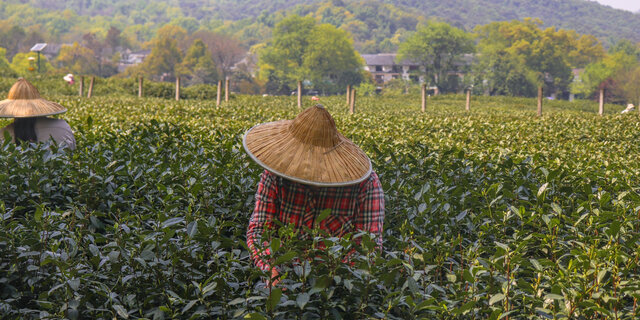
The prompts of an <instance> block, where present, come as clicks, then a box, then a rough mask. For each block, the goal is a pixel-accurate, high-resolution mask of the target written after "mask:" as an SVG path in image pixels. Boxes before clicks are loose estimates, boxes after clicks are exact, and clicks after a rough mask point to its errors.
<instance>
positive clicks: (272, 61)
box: [258, 15, 364, 93]
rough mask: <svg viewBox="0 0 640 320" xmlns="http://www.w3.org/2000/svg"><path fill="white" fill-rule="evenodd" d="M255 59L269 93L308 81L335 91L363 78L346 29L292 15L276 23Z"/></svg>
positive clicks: (329, 90)
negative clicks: (271, 35)
mask: <svg viewBox="0 0 640 320" xmlns="http://www.w3.org/2000/svg"><path fill="white" fill-rule="evenodd" d="M259 59H260V61H259V63H258V66H259V68H260V77H261V78H262V79H264V80H267V81H269V82H271V83H272V84H271V85H272V86H274V87H273V88H274V89H275V90H270V91H272V92H274V91H276V92H277V91H282V89H280V88H295V87H296V85H297V83H298V82H302V81H304V80H310V81H311V82H312V83H313V86H314V87H315V88H317V89H320V90H322V91H323V92H326V93H335V92H339V91H341V90H342V88H343V87H344V86H345V85H346V84H358V83H360V82H361V81H362V80H363V78H364V75H363V74H362V69H361V68H362V63H363V62H362V59H361V58H360V57H359V56H358V54H357V53H356V52H355V50H354V48H353V42H352V41H351V40H350V39H349V38H348V35H347V34H346V32H344V31H342V30H339V29H337V28H335V27H334V26H331V25H329V24H321V25H316V24H315V22H314V21H313V19H311V18H303V17H299V16H295V15H294V16H291V17H288V18H286V19H284V20H282V21H281V22H280V23H278V24H277V25H276V28H275V30H274V33H273V40H272V42H271V43H269V44H267V46H265V47H264V48H262V49H260V51H259ZM269 87H270V85H269V84H267V88H269Z"/></svg>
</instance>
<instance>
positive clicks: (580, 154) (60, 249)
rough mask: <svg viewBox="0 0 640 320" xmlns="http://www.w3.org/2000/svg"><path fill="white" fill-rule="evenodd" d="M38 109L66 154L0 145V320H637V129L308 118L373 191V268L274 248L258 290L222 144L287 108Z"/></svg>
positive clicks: (365, 247)
mask: <svg viewBox="0 0 640 320" xmlns="http://www.w3.org/2000/svg"><path fill="white" fill-rule="evenodd" d="M3 92H4V93H3V94H5V93H6V91H3ZM49 97H50V98H51V99H52V100H55V101H58V102H60V103H61V104H63V105H65V106H67V108H68V109H69V112H68V113H66V114H63V115H61V118H64V119H66V120H68V121H69V123H70V124H71V127H72V128H74V130H75V133H76V139H77V145H78V147H77V149H76V150H75V151H67V150H58V148H57V146H55V145H33V146H26V145H23V146H18V147H16V146H15V145H14V144H12V143H6V142H5V143H4V144H2V145H0V168H2V169H0V318H2V319H29V318H51V319H60V318H69V319H114V318H118V319H121V318H128V319H140V318H146V319H172V318H177V319H212V318H213V319H234V318H249V319H333V318H335V319H340V318H344V319H365V318H367V319H377V318H384V319H500V318H503V319H544V318H548V319H563V318H564V319H637V318H638V316H639V314H640V311H639V310H638V306H637V302H638V299H639V298H640V270H639V268H638V259H639V258H640V238H639V235H640V233H639V229H640V193H639V192H640V178H639V177H640V159H639V156H640V144H639V141H640V121H639V120H640V119H639V116H638V115H637V113H633V114H619V111H620V110H621V109H622V108H621V107H617V106H612V105H607V110H608V111H609V113H608V114H606V115H605V116H603V117H599V116H598V115H597V114H595V110H596V108H597V106H596V105H595V104H594V103H593V102H588V101H582V102H574V103H569V102H566V101H553V102H548V104H547V105H545V110H544V112H545V113H544V116H543V117H542V118H537V117H536V116H535V101H534V100H530V99H516V98H499V97H486V98H484V97H483V98H477V99H475V100H474V101H473V105H472V110H471V112H468V113H467V112H465V111H464V97H462V96H441V97H436V98H434V99H432V100H430V101H429V103H428V106H427V109H428V112H427V113H424V114H422V113H420V112H419V108H420V105H419V101H418V98H417V97H405V96H402V97H376V98H367V97H359V99H358V105H357V114H355V115H349V114H348V113H347V108H346V107H345V105H344V97H330V98H322V99H321V101H320V102H321V103H323V104H324V105H325V106H326V107H327V108H328V109H329V111H330V112H331V113H332V114H333V115H334V117H335V119H336V123H337V125H338V128H339V129H340V130H341V131H342V132H343V134H344V135H345V136H347V137H349V138H351V139H352V140H353V141H354V142H356V143H357V144H359V145H360V146H361V147H362V148H363V149H364V150H365V151H366V152H367V153H368V155H369V156H370V157H371V159H372V161H373V165H374V169H375V170H376V171H377V172H378V174H379V176H380V179H381V181H382V183H383V188H384V191H385V195H386V207H387V210H386V219H385V233H384V240H385V242H384V250H383V252H381V253H380V252H377V251H376V250H375V249H374V248H373V243H372V242H371V241H366V239H365V241H363V243H362V245H358V246H355V245H354V244H352V243H351V242H350V241H348V239H336V238H326V237H323V235H322V234H319V233H318V232H315V235H316V237H315V239H314V240H312V241H311V240H310V241H301V240H298V239H297V237H296V235H295V232H294V231H293V230H291V229H290V228H287V227H283V228H280V229H279V231H278V232H274V233H273V234H272V235H270V236H267V237H270V238H271V239H272V241H271V243H270V247H271V249H272V250H273V251H274V252H275V254H274V258H275V260H276V263H277V264H279V265H281V266H282V268H283V269H284V270H285V271H286V272H285V274H284V276H283V277H282V280H281V282H280V284H279V285H278V286H276V287H275V288H272V289H269V288H267V287H266V286H265V281H264V279H265V276H266V274H265V273H263V272H261V271H259V270H257V269H256V268H254V267H253V266H252V263H251V260H250V259H249V255H248V251H247V247H246V244H245V231H246V227H247V224H248V219H249V215H250V213H251V211H252V204H253V195H254V192H255V188H256V185H257V182H258V179H259V175H260V173H261V172H262V170H261V169H260V168H259V167H258V166H256V165H255V164H254V163H252V162H251V161H250V159H249V158H248V157H247V156H246V155H245V154H244V152H243V149H242V145H241V137H242V134H243V132H244V131H245V130H247V129H248V128H250V127H251V126H253V125H255V124H258V123H262V122H266V121H272V120H276V119H284V118H289V119H291V118H293V117H295V115H296V114H297V113H298V109H297V107H296V106H295V102H294V99H293V98H290V97H247V96H238V97H233V99H232V101H230V102H229V103H226V104H224V105H223V106H222V108H220V109H216V108H215V101H212V100H182V101H179V102H176V101H171V100H164V99H159V98H145V99H138V98H134V97H128V96H126V95H124V94H123V95H115V94H114V95H107V94H105V95H102V96H98V97H94V98H92V99H87V98H77V97H70V96H57V97H56V96H54V97H51V96H49ZM305 104H306V105H307V106H311V100H309V99H307V100H305ZM0 122H1V123H0V125H3V126H4V125H5V124H6V123H8V122H7V121H0ZM366 236H367V235H365V238H366ZM319 242H324V244H325V245H326V247H327V248H328V249H327V250H324V251H323V250H317V249H315V248H317V244H318V243H319ZM354 247H355V250H357V252H358V253H359V254H358V255H357V257H355V258H354V259H353V260H354V261H355V263H354V264H345V263H342V262H341V261H342V257H343V256H344V255H345V253H346V252H349V251H351V250H352V249H353V248H354Z"/></svg>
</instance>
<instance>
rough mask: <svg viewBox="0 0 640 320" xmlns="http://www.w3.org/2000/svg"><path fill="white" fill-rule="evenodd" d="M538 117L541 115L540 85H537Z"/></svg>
mask: <svg viewBox="0 0 640 320" xmlns="http://www.w3.org/2000/svg"><path fill="white" fill-rule="evenodd" d="M538 117H542V86H539V87H538Z"/></svg>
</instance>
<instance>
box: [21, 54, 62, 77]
mask: <svg viewBox="0 0 640 320" xmlns="http://www.w3.org/2000/svg"><path fill="white" fill-rule="evenodd" d="M37 59H38V54H37V53H35V52H21V53H18V54H16V55H15V56H13V59H11V69H13V71H15V72H16V73H17V74H18V75H19V76H23V77H24V76H30V75H35V74H36V73H37V72H38V65H37V61H38V60H37ZM50 70H53V66H51V63H49V61H48V60H47V58H46V57H45V56H43V55H40V73H46V72H48V71H50Z"/></svg>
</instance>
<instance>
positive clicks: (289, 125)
mask: <svg viewBox="0 0 640 320" xmlns="http://www.w3.org/2000/svg"><path fill="white" fill-rule="evenodd" d="M242 142H243V145H244V149H245V150H246V152H247V154H248V155H249V157H251V158H252V159H253V160H254V161H255V162H256V163H257V164H258V165H260V166H262V167H263V168H265V169H266V170H265V171H264V172H263V173H262V176H261V178H260V183H259V184H258V190H257V192H256V196H255V199H256V203H255V209H254V211H253V214H252V215H251V219H250V221H249V227H248V229H247V245H248V247H249V249H250V250H251V256H252V259H253V261H254V263H255V264H256V266H257V267H259V268H260V269H261V270H263V271H270V272H271V279H272V280H273V282H270V284H271V285H275V284H277V282H278V278H277V277H278V270H277V266H274V265H273V261H272V260H271V259H270V256H269V255H270V252H269V251H268V249H267V250H265V251H264V252H261V251H260V250H259V249H258V248H259V247H258V246H260V245H262V244H263V242H262V241H261V236H262V233H263V231H264V230H265V229H268V228H275V227H276V226H277V225H278V223H275V221H280V222H281V223H283V224H293V225H294V226H295V229H296V230H297V231H298V232H300V237H301V238H303V239H304V238H305V237H308V235H307V234H305V233H304V231H303V230H304V229H305V227H306V228H310V229H311V228H313V227H314V225H316V224H317V225H318V226H319V228H320V229H322V230H324V231H326V232H327V233H328V234H330V235H331V236H335V237H341V236H343V235H345V234H347V233H349V232H353V233H357V232H359V231H366V232H370V233H373V234H374V235H375V239H374V240H375V242H376V244H377V247H378V248H382V230H383V222H384V193H383V191H382V187H381V184H380V180H378V175H377V174H376V173H375V172H373V170H372V168H371V160H369V158H368V157H367V155H366V154H365V153H364V151H362V150H361V149H360V148H359V147H358V146H356V145H355V144H354V143H353V142H351V141H350V140H349V139H347V138H345V137H344V136H343V135H342V134H340V132H338V129H337V128H336V125H335V122H334V121H333V118H332V117H331V115H330V114H329V112H328V111H327V110H326V109H325V108H324V107H323V106H322V105H316V106H314V107H311V108H308V109H306V110H304V111H303V112H302V113H300V114H299V115H298V116H297V117H296V118H295V119H294V120H281V121H276V122H269V123H264V124H261V125H258V126H255V127H253V128H251V129H249V131H247V133H246V134H245V136H244V138H243V141H242ZM326 209H329V210H330V215H329V216H328V217H327V218H326V219H324V220H323V221H322V222H319V223H318V222H317V221H316V219H317V218H318V216H319V215H320V213H321V212H322V211H324V210H326ZM355 241H356V242H359V241H360V239H359V238H357V239H356V240H355Z"/></svg>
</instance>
